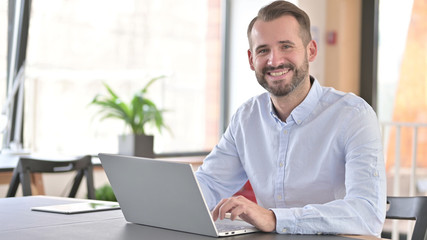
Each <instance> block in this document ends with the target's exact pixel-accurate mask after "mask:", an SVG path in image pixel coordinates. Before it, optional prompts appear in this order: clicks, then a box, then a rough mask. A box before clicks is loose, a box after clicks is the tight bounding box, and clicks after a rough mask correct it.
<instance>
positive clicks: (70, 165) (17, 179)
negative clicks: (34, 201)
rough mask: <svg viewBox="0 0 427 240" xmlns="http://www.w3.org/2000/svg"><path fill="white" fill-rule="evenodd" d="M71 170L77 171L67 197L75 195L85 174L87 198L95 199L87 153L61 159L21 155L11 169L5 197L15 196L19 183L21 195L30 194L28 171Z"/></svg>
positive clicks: (58, 171) (90, 159) (90, 158)
mask: <svg viewBox="0 0 427 240" xmlns="http://www.w3.org/2000/svg"><path fill="white" fill-rule="evenodd" d="M71 171H77V175H76V176H75V177H74V182H73V186H72V188H71V191H70V194H69V196H68V197H73V198H74V197H75V196H76V193H77V190H78V188H79V186H80V183H81V181H82V179H83V175H85V176H86V182H87V191H88V198H89V199H95V189H94V183H93V167H92V157H91V156H89V155H86V156H82V157H76V158H69V159H61V160H52V159H46V158H38V157H31V156H21V157H20V158H19V161H18V165H17V166H16V168H15V169H14V171H13V174H12V179H11V181H10V184H9V189H8V191H7V195H6V197H14V196H15V194H16V191H17V189H18V185H19V183H21V184H22V193H23V195H24V196H29V195H31V194H32V193H31V178H30V173H60V172H71Z"/></svg>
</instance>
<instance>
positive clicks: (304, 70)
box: [255, 58, 308, 97]
mask: <svg viewBox="0 0 427 240" xmlns="http://www.w3.org/2000/svg"><path fill="white" fill-rule="evenodd" d="M286 68H288V69H289V71H293V72H294V74H293V76H292V79H291V82H290V83H288V84H286V85H284V86H283V85H280V84H279V82H277V84H272V85H270V84H268V82H267V80H266V79H265V74H266V73H267V72H268V71H273V70H277V69H286ZM307 75H308V59H307V58H305V60H304V63H303V64H302V65H301V67H299V68H297V67H296V66H295V65H293V64H291V63H288V64H282V65H279V66H277V67H265V68H263V69H262V71H261V72H255V76H256V78H257V80H258V83H259V84H260V85H261V86H262V87H263V88H265V89H266V90H267V91H268V92H269V93H271V94H272V95H273V96H275V97H284V96H287V95H288V94H289V93H291V92H293V91H294V90H295V89H296V88H297V87H298V86H299V85H300V84H301V83H302V82H303V81H304V79H305V78H306V77H307ZM280 81H284V80H280Z"/></svg>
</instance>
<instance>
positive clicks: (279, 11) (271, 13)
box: [247, 0, 312, 46]
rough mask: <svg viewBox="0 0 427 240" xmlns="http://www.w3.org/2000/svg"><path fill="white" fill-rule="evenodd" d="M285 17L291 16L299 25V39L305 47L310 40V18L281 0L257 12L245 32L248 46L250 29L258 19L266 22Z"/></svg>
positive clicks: (292, 5)
mask: <svg viewBox="0 0 427 240" xmlns="http://www.w3.org/2000/svg"><path fill="white" fill-rule="evenodd" d="M285 15H291V16H293V17H295V19H296V20H297V21H298V23H299V25H300V37H301V39H302V41H303V43H304V45H306V46H307V44H308V43H309V42H310V41H311V39H312V38H311V32H310V18H309V17H308V15H307V13H305V12H304V11H303V10H301V9H300V8H298V7H297V6H295V5H294V4H292V3H290V2H287V1H282V0H278V1H274V2H272V3H270V4H269V5H267V6H265V7H263V8H261V9H260V10H259V12H258V16H256V17H255V18H254V19H252V21H251V22H250V23H249V26H248V32H247V35H248V40H249V45H251V32H252V28H253V26H254V24H255V22H256V21H257V20H258V19H260V20H262V21H265V22H268V21H273V20H275V19H277V18H279V17H282V16H285Z"/></svg>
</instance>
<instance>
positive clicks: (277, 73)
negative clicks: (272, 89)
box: [268, 68, 290, 77]
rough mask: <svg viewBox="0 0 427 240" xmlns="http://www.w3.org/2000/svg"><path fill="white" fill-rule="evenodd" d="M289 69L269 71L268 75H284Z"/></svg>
mask: <svg viewBox="0 0 427 240" xmlns="http://www.w3.org/2000/svg"><path fill="white" fill-rule="evenodd" d="M289 71H290V69H289V68H287V69H285V70H283V71H280V72H269V73H268V75H270V76H273V77H279V76H282V75H285V74H286V73H288V72H289Z"/></svg>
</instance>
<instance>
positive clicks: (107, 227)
mask: <svg viewBox="0 0 427 240" xmlns="http://www.w3.org/2000/svg"><path fill="white" fill-rule="evenodd" d="M84 201H90V200H82V199H71V198H58V197H45V196H29V197H16V198H3V199H0V216H1V217H0V239H22V240H26V239H31V240H34V239H81V240H85V239H88V240H93V239H121V240H128V239H153V240H157V239H159V240H160V239H161V240H168V239H174V240H184V239H185V240H196V239H198V240H199V239H201V240H207V239H217V238H212V237H206V236H201V235H196V234H190V233H184V232H177V231H171V230H166V229H160V228H155V227H148V226H143V225H138V224H132V223H128V222H126V220H125V219H124V217H123V214H122V211H121V210H111V211H103V212H93V213H82V214H71V215H66V214H57V213H46V212H35V211H31V207H35V206H47V205H55V204H65V203H73V202H84ZM353 237H354V238H356V239H377V238H372V237H363V236H352V238H348V237H346V236H325V235H281V234H275V233H251V234H246V235H240V236H234V237H227V238H221V239H224V240H228V239H229V240H232V239H233V240H234V239H240V240H245V239H251V240H276V239H277V240H281V239H285V240H286V239H288V240H289V239H290V240H306V239H315V240H316V239H317V240H341V239H343V240H345V239H354V238H353Z"/></svg>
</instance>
